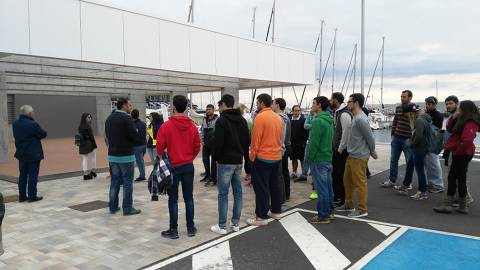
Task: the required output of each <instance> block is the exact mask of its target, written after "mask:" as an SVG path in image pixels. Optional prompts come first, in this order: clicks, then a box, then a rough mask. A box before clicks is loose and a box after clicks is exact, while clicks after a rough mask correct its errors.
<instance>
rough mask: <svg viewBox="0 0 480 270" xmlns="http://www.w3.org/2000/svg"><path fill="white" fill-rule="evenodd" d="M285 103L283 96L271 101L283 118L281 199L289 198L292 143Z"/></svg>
mask: <svg viewBox="0 0 480 270" xmlns="http://www.w3.org/2000/svg"><path fill="white" fill-rule="evenodd" d="M286 106H287V103H286V102H285V99H283V98H276V99H275V100H274V101H273V103H272V110H273V111H274V112H276V113H277V114H278V115H279V116H280V117H281V118H282V120H283V130H282V142H283V143H282V164H281V166H280V167H281V175H282V178H283V182H284V187H285V192H284V194H285V197H284V200H282V201H285V200H286V201H288V200H290V172H289V171H288V157H289V156H290V152H291V151H292V145H291V144H292V143H291V142H290V137H291V131H292V129H291V123H290V118H289V117H288V115H287V114H286V113H285V107H286Z"/></svg>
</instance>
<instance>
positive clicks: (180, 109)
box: [157, 95, 200, 239]
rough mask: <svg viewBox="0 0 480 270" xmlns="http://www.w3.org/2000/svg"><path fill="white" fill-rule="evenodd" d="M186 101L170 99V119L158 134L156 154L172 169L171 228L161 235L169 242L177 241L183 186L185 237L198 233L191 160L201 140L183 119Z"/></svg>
mask: <svg viewBox="0 0 480 270" xmlns="http://www.w3.org/2000/svg"><path fill="white" fill-rule="evenodd" d="M187 104H188V101H187V98H186V97H185V96H181V95H177V96H174V97H173V115H172V117H171V118H170V119H169V121H167V122H165V123H164V124H163V125H162V126H161V127H160V129H159V130H158V134H157V153H158V156H159V157H161V156H162V155H163V154H164V152H165V150H166V151H167V152H168V158H169V160H170V163H171V164H172V167H173V172H172V174H173V180H172V186H171V187H170V189H169V190H168V210H169V212H170V228H169V229H168V230H167V231H164V232H162V236H163V237H165V238H170V239H177V238H178V230H177V227H178V185H179V183H180V182H182V192H183V200H184V201H185V211H186V216H187V231H188V236H190V237H193V236H195V234H196V233H197V229H196V228H195V224H194V222H193V217H194V204H193V176H194V173H195V172H194V167H193V160H194V159H195V157H196V156H197V155H198V153H199V152H200V136H199V135H198V130H197V127H196V126H195V125H194V124H193V122H192V120H191V119H190V118H188V117H187V116H185V114H184V112H185V110H186V109H187Z"/></svg>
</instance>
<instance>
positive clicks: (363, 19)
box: [360, 0, 365, 95]
mask: <svg viewBox="0 0 480 270" xmlns="http://www.w3.org/2000/svg"><path fill="white" fill-rule="evenodd" d="M361 36H362V39H361V49H360V50H361V57H360V58H361V59H360V61H361V64H360V65H361V67H360V69H361V70H360V89H361V93H362V95H363V94H364V92H365V0H362V25H361Z"/></svg>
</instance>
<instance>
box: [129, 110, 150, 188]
mask: <svg viewBox="0 0 480 270" xmlns="http://www.w3.org/2000/svg"><path fill="white" fill-rule="evenodd" d="M139 117H140V112H139V111H138V110H137V109H134V110H133V111H132V118H133V122H134V123H135V127H136V128H137V130H138V135H139V138H138V141H136V142H135V143H134V144H133V152H134V153H135V161H136V162H137V167H138V171H139V172H140V176H138V178H137V179H135V182H140V181H144V180H146V178H145V161H144V159H143V157H144V156H145V152H147V124H145V122H143V121H142V120H140V118H139Z"/></svg>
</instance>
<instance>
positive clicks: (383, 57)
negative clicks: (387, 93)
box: [380, 37, 385, 108]
mask: <svg viewBox="0 0 480 270" xmlns="http://www.w3.org/2000/svg"><path fill="white" fill-rule="evenodd" d="M384 60H385V37H382V79H381V83H380V93H381V98H380V100H381V101H380V102H381V103H382V104H381V105H382V108H383V64H384V62H385V61H384Z"/></svg>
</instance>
